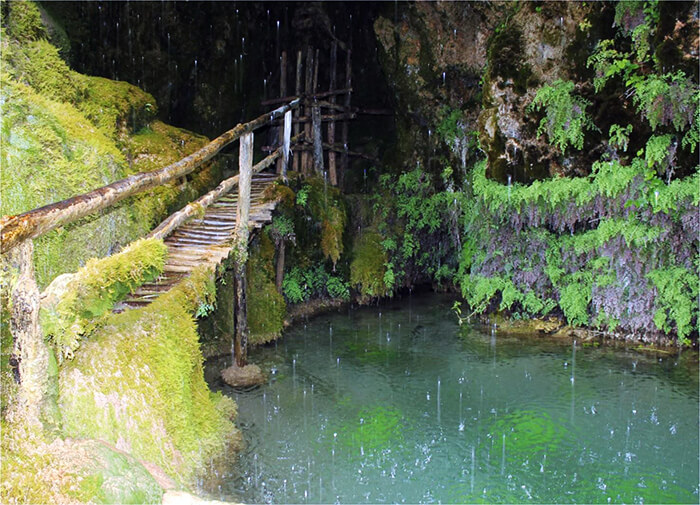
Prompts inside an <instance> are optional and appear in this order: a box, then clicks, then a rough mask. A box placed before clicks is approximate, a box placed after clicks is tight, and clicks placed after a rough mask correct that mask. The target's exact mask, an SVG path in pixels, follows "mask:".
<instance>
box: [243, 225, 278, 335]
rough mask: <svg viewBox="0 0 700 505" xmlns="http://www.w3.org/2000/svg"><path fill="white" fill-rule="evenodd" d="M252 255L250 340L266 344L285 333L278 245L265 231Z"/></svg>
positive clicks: (250, 262)
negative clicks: (277, 281)
mask: <svg viewBox="0 0 700 505" xmlns="http://www.w3.org/2000/svg"><path fill="white" fill-rule="evenodd" d="M256 242H257V243H256V244H255V245H254V246H253V249H252V251H251V254H250V257H249V259H248V285H247V288H248V289H247V297H248V328H249V330H250V336H249V342H250V343H251V344H262V343H265V342H269V341H270V340H274V339H275V338H277V337H279V336H280V335H281V334H282V328H283V327H284V318H285V317H286V315H287V306H286V304H285V302H284V297H283V296H282V295H281V294H280V293H279V292H278V291H277V287H276V286H275V262H274V261H275V248H274V244H273V243H272V240H270V237H269V235H268V233H267V231H263V232H262V233H261V234H260V235H259V239H258V240H257V241H256Z"/></svg>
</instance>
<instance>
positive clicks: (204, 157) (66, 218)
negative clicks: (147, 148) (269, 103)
mask: <svg viewBox="0 0 700 505" xmlns="http://www.w3.org/2000/svg"><path fill="white" fill-rule="evenodd" d="M300 101H301V100H300V99H298V98H297V99H295V100H292V101H291V102H290V103H288V104H286V105H283V106H282V107H279V108H277V109H275V110H273V111H271V112H268V113H266V114H263V115H261V116H259V117H257V118H255V119H253V120H252V121H249V122H248V123H244V124H238V125H236V126H235V127H234V128H232V129H231V130H228V131H227V132H225V133H223V134H222V135H220V136H219V137H217V138H216V139H214V140H212V141H211V142H210V143H209V144H207V145H206V146H204V147H202V148H201V149H200V150H198V151H197V152H195V153H192V154H190V155H189V156H187V157H185V158H183V159H181V160H180V161H177V162H175V163H172V164H171V165H168V166H167V167H164V168H161V169H160V170H155V171H153V172H145V173H140V174H135V175H132V176H130V177H127V178H126V179H122V180H120V181H116V182H113V183H112V184H108V185H107V186H103V187H101V188H97V189H94V190H92V191H89V192H88V193H84V194H82V195H78V196H74V197H72V198H68V199H66V200H62V201H60V202H56V203H52V204H49V205H45V206H43V207H40V208H38V209H33V210H30V211H28V212H24V213H23V214H19V215H14V216H3V217H2V218H0V252H2V253H4V252H7V251H9V250H10V249H12V248H13V247H15V246H16V245H18V244H19V243H21V242H23V241H24V240H27V239H32V238H36V237H38V236H40V235H43V234H44V233H47V232H49V231H51V230H54V229H56V228H58V227H60V226H63V225H66V224H69V223H72V222H74V221H77V220H78V219H80V218H83V217H85V216H88V215H90V214H92V213H94V212H97V211H100V210H103V209H106V208H107V207H110V206H112V205H114V204H115V203H117V202H119V201H121V200H123V199H124V198H127V197H129V196H132V195H135V194H136V193H140V192H141V191H145V190H147V189H152V188H155V187H157V186H160V185H163V184H166V183H168V182H170V181H172V180H174V179H177V178H179V177H182V176H184V175H187V174H189V173H191V172H193V171H194V170H195V169H196V168H198V167H199V166H200V165H202V164H203V163H204V162H206V161H208V160H210V159H211V158H212V157H213V156H214V155H216V154H217V153H218V152H219V151H221V149H223V148H224V147H226V146H227V145H228V144H230V143H231V142H233V141H235V140H236V139H238V138H239V137H240V136H241V135H243V134H245V133H249V132H252V131H254V130H256V129H257V128H259V127H261V126H263V125H264V124H266V123H269V122H271V121H274V120H275V119H276V118H278V117H280V116H283V115H284V113H285V112H287V111H288V110H291V109H296V108H297V107H299V103H300Z"/></svg>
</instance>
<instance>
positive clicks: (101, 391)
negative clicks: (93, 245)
mask: <svg viewBox="0 0 700 505" xmlns="http://www.w3.org/2000/svg"><path fill="white" fill-rule="evenodd" d="M213 291H214V288H213V282H212V274H211V272H210V271H208V270H204V269H202V270H199V271H196V272H195V273H194V274H193V275H192V276H191V277H190V278H188V279H187V280H185V281H183V282H182V283H181V284H180V285H178V286H177V287H175V288H173V289H172V290H171V291H169V292H168V293H167V294H165V295H163V296H161V297H160V298H159V299H158V300H156V301H155V302H154V303H152V304H151V305H149V306H146V307H144V308H141V309H135V310H129V311H126V312H123V313H121V314H111V315H109V316H107V317H106V318H105V319H104V321H103V322H102V324H101V325H100V326H99V328H97V329H96V330H95V331H93V332H92V334H91V335H90V336H89V339H86V343H85V345H84V346H82V348H81V351H80V352H79V353H77V354H76V357H75V359H74V360H73V361H71V362H69V363H68V364H66V365H64V366H63V368H62V370H61V373H60V393H59V406H60V408H61V411H62V414H63V429H64V432H65V433H66V435H68V436H71V437H78V438H95V439H100V440H105V441H107V442H109V443H111V444H113V445H115V446H116V447H117V448H118V449H120V450H124V451H125V452H128V453H130V454H133V455H134V456H136V457H138V458H140V459H144V460H146V461H150V462H153V463H155V464H157V465H159V466H160V467H162V468H163V469H164V470H165V471H166V472H167V473H168V474H170V475H171V476H172V477H173V478H175V479H176V480H178V481H179V482H181V483H191V482H192V480H193V478H194V476H195V475H197V474H198V473H199V472H200V471H202V470H203V468H204V466H205V463H206V462H208V461H209V460H210V458H212V457H214V456H215V455H217V454H220V453H222V452H223V450H224V449H225V448H226V446H227V443H230V442H232V441H234V440H237V437H238V432H237V430H236V428H235V426H234V425H233V423H232V422H231V421H230V418H231V417H232V416H233V415H235V405H234V404H233V402H232V401H231V400H230V399H228V398H224V397H222V396H221V395H214V394H212V393H211V392H210V391H209V389H208V387H207V385H206V383H205V382H204V372H203V366H202V355H201V352H200V348H199V337H198V335H197V331H196V326H195V322H194V319H193V317H192V313H194V312H195V310H196V309H197V307H199V305H200V304H202V303H211V302H212V301H213V296H214V293H213Z"/></svg>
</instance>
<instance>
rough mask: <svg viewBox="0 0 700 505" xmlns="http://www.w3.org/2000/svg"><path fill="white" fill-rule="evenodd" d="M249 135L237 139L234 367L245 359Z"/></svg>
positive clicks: (250, 160) (249, 174)
mask: <svg viewBox="0 0 700 505" xmlns="http://www.w3.org/2000/svg"><path fill="white" fill-rule="evenodd" d="M253 141H254V139H253V134H252V133H247V134H245V135H243V136H242V137H241V140H240V151H239V155H238V177H239V180H238V205H237V207H236V231H235V240H236V247H235V248H234V267H233V268H234V275H235V277H236V337H235V340H234V346H233V347H234V359H235V363H236V366H239V367H244V366H245V365H246V362H247V360H248V312H247V302H246V263H247V260H248V236H249V233H250V230H249V228H248V219H249V216H250V183H251V179H252V176H253Z"/></svg>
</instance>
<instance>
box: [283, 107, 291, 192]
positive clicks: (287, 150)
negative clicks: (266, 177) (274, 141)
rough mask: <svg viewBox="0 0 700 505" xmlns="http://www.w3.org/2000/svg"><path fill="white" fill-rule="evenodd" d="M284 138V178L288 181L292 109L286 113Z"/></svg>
mask: <svg viewBox="0 0 700 505" xmlns="http://www.w3.org/2000/svg"><path fill="white" fill-rule="evenodd" d="M282 130H283V133H284V138H283V140H282V179H284V181H285V182H286V181H287V168H288V167H289V153H290V146H291V135H292V111H291V110H288V111H287V112H286V113H285V114H284V127H283V128H282Z"/></svg>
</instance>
